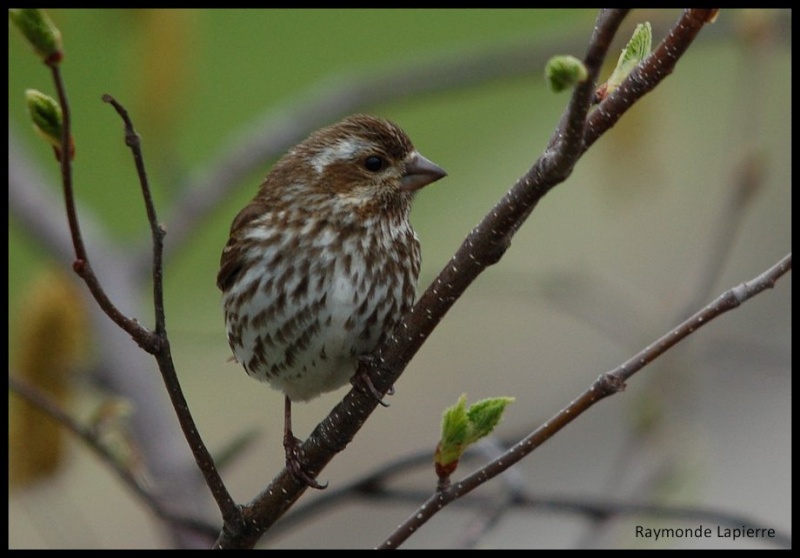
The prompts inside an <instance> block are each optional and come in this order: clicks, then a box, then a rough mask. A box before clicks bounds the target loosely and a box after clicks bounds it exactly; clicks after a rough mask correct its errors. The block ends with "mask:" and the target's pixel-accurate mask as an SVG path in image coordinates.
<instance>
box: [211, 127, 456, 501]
mask: <svg viewBox="0 0 800 558" xmlns="http://www.w3.org/2000/svg"><path fill="white" fill-rule="evenodd" d="M446 174H447V173H446V172H445V171H444V170H443V169H442V168H441V167H439V166H438V165H436V164H435V163H433V162H432V161H430V160H429V159H427V158H425V157H424V156H423V155H421V154H420V153H419V151H417V149H416V148H415V147H414V145H413V143H412V142H411V140H410V139H409V137H408V135H407V134H406V133H405V132H404V131H403V130H402V129H401V128H400V127H399V126H398V125H397V124H395V123H393V122H391V121H390V120H386V119H383V118H378V117H375V116H370V115H364V114H355V115H352V116H349V117H347V118H345V119H343V120H341V121H340V122H338V123H335V124H332V125H330V126H327V127H324V128H321V129H319V130H317V131H315V132H313V133H311V134H310V135H309V136H308V137H307V138H306V139H305V140H303V141H302V142H300V143H299V144H297V145H296V146H294V147H293V148H291V149H290V150H289V151H288V152H287V153H286V154H285V155H284V156H283V157H281V158H280V159H279V160H278V161H277V162H276V163H275V164H274V165H273V167H272V168H271V170H270V171H269V173H268V174H267V176H266V178H265V179H264V181H263V182H262V183H261V185H260V187H259V189H258V192H257V193H256V195H255V197H254V198H253V199H252V200H251V201H250V202H249V203H248V204H247V205H245V206H244V208H243V209H242V210H241V211H239V213H238V214H237V215H236V217H235V218H234V219H233V222H232V224H231V227H230V234H229V237H228V241H227V243H226V244H225V247H224V249H223V251H222V255H221V257H220V267H219V272H218V274H217V287H218V288H219V289H220V290H221V291H222V306H223V311H224V318H225V325H226V331H227V338H228V344H229V345H230V348H231V350H232V351H233V355H234V359H235V360H236V361H238V362H239V363H240V364H241V365H242V366H243V367H244V369H245V371H246V372H247V374H248V375H250V376H251V377H253V378H255V379H257V380H260V381H262V382H266V383H267V384H269V385H270V386H271V387H272V388H274V389H276V390H279V391H281V392H283V394H284V431H283V434H284V436H283V446H284V451H285V457H286V466H287V469H288V470H289V471H290V473H291V474H292V476H293V477H294V478H295V480H297V481H298V482H300V483H303V484H305V485H308V486H310V487H313V488H324V487H325V486H324V485H320V484H319V483H318V482H317V481H316V479H315V478H314V476H313V475H311V474H310V473H308V472H307V471H306V470H305V467H304V465H303V463H302V456H301V450H300V447H301V443H300V440H299V439H298V438H296V437H295V436H294V433H293V431H292V426H291V406H292V402H293V401H308V400H310V399H313V398H315V397H317V396H319V395H320V394H322V393H325V392H329V391H333V390H335V389H337V388H339V387H341V386H343V385H345V384H346V383H348V381H351V382H353V383H354V385H358V384H356V380H357V379H358V378H354V375H355V373H356V370H357V368H358V362H359V359H361V358H366V357H368V355H369V354H370V353H371V352H372V351H373V350H374V349H375V348H377V347H378V346H379V345H380V344H381V343H383V342H384V341H385V340H386V339H387V338H388V337H389V336H390V335H391V334H392V332H393V331H394V328H395V326H396V325H397V323H398V321H399V320H400V318H401V317H402V316H403V314H405V313H406V312H407V311H408V310H409V309H410V308H411V306H412V305H413V303H414V299H415V296H416V286H417V280H418V278H419V271H420V243H419V239H418V238H417V235H416V233H415V232H414V230H413V228H412V226H411V223H410V221H409V214H410V209H411V201H412V199H413V198H414V196H415V193H416V192H417V191H418V190H419V189H420V188H422V187H424V186H426V185H428V184H430V183H432V182H435V181H437V180H439V179H441V178H443V177H445V176H446ZM365 376H366V375H365ZM361 383H362V385H366V387H367V388H368V389H369V390H370V391H371V392H372V393H373V394H375V396H376V397H378V399H379V400H380V397H381V395H380V394H379V393H378V392H377V390H376V389H375V388H374V386H373V385H372V383H371V382H370V381H369V378H368V377H365V378H362V379H361Z"/></svg>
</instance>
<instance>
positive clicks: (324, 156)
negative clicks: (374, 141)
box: [311, 138, 368, 174]
mask: <svg viewBox="0 0 800 558" xmlns="http://www.w3.org/2000/svg"><path fill="white" fill-rule="evenodd" d="M367 145H368V144H367V143H365V142H364V141H361V140H359V139H354V138H346V139H341V140H339V141H338V142H336V144H334V145H332V146H330V147H326V148H325V149H323V150H322V151H320V152H319V153H317V154H316V155H315V156H314V158H313V159H311V164H312V165H313V166H314V170H315V171H317V174H322V171H324V170H325V167H327V166H328V165H330V164H331V163H333V162H334V161H344V160H347V159H352V158H353V155H355V154H356V153H358V152H359V151H363V150H364V149H365V148H366V147H367Z"/></svg>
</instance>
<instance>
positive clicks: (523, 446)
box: [379, 254, 792, 548]
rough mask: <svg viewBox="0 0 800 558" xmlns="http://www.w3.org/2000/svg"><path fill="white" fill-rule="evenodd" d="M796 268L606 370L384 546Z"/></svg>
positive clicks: (724, 300) (766, 277) (747, 286)
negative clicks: (698, 331)
mask: <svg viewBox="0 0 800 558" xmlns="http://www.w3.org/2000/svg"><path fill="white" fill-rule="evenodd" d="M791 268H792V255H791V254H788V255H787V256H785V257H784V258H782V259H781V260H780V261H779V262H778V263H776V264H775V265H773V266H772V267H770V268H769V269H767V270H766V271H764V272H763V273H761V274H760V275H758V276H757V277H755V278H754V279H752V280H750V281H747V282H745V283H742V284H740V285H738V286H736V287H734V288H732V289H730V290H728V291H726V292H724V293H723V294H722V295H720V296H719V297H718V298H717V299H716V300H715V301H714V302H712V303H711V304H709V305H708V306H706V307H705V308H703V309H702V310H700V311H699V312H697V313H696V314H694V315H693V316H691V317H689V318H688V319H686V320H684V321H683V323H681V324H680V325H679V326H678V327H676V328H675V329H673V330H672V331H670V332H669V333H667V334H665V335H663V336H662V337H661V338H659V339H658V340H656V341H655V342H654V343H652V344H650V345H648V346H647V347H646V348H645V349H643V350H641V351H640V352H639V353H637V354H635V355H634V356H632V357H631V358H630V359H628V360H627V361H625V362H623V363H622V364H621V365H619V366H618V367H617V368H615V369H614V370H612V371H610V372H607V373H605V374H602V375H601V376H600V377H599V378H598V379H597V380H596V381H595V382H594V383H593V384H592V385H591V386H590V387H589V388H588V389H587V390H586V391H584V392H583V393H582V394H580V395H579V396H578V397H577V398H575V400H573V401H572V402H571V403H570V404H569V405H567V406H566V407H565V408H564V409H562V410H561V411H559V412H558V413H557V414H556V415H555V416H553V417H552V418H551V419H550V420H548V421H547V422H545V423H544V424H543V425H542V426H541V427H539V428H538V429H536V430H535V431H534V432H532V433H531V434H529V435H528V436H526V437H525V438H523V439H522V440H521V441H520V442H519V443H517V444H515V445H514V446H512V447H511V448H510V449H509V450H508V451H507V452H505V453H504V454H503V455H501V456H500V457H498V458H497V459H495V460H494V461H492V462H491V463H489V464H488V465H486V466H484V467H482V468H480V469H479V470H478V471H476V472H474V473H472V474H470V475H469V476H467V477H465V478H464V479H462V480H460V481H458V482H455V483H453V484H452V485H451V486H450V488H448V489H446V490H437V491H435V492H434V494H433V495H432V496H431V497H430V498H428V500H427V501H426V502H425V503H424V504H422V505H421V506H420V507H419V508H417V510H415V511H414V513H412V514H411V515H410V516H409V517H408V519H406V521H405V522H403V523H402V524H401V525H400V526H398V527H397V529H396V530H395V531H393V532H392V534H391V535H389V537H387V539H386V540H385V541H384V542H383V543H381V545H380V547H379V548H397V547H398V546H399V545H400V544H402V543H403V542H404V541H405V540H407V539H408V537H409V536H411V535H412V534H413V533H414V532H416V531H417V529H419V527H421V526H422V525H424V524H425V523H426V522H427V521H428V520H430V518H432V517H433V516H434V515H436V514H437V513H438V512H439V511H440V510H441V509H443V508H444V507H445V506H447V504H449V503H450V502H452V501H453V500H455V499H458V498H461V497H462V496H464V495H465V494H468V493H469V492H471V491H472V490H474V489H475V488H477V487H479V486H481V485H483V484H484V483H485V482H486V481H488V480H489V479H491V478H494V477H496V476H497V475H499V474H500V473H502V472H503V471H505V470H506V469H508V468H509V467H511V466H512V465H514V464H516V463H518V462H519V461H520V460H521V459H522V458H524V457H525V456H527V455H528V454H530V453H531V452H532V451H533V450H535V449H536V448H538V447H539V446H541V445H542V444H543V443H544V442H546V441H547V440H549V439H550V438H551V437H553V436H554V435H555V434H556V433H557V432H559V431H561V430H562V429H563V428H564V427H565V426H567V425H568V424H570V423H571V422H572V421H573V420H575V419H576V418H577V417H579V416H580V415H582V414H583V413H584V412H585V411H586V410H588V409H589V408H590V407H592V406H593V405H594V404H595V403H597V402H598V401H601V400H603V399H605V398H606V397H608V396H610V395H614V394H616V393H618V392H620V391H622V390H624V389H625V381H626V380H628V379H629V378H630V377H631V376H632V375H633V374H635V373H636V372H638V371H639V370H641V369H642V368H644V367H645V366H647V365H648V364H649V363H650V362H652V361H653V360H655V359H656V358H658V357H659V356H661V355H663V354H664V353H666V352H667V350H669V349H670V348H671V347H673V346H674V345H676V344H677V343H678V342H680V341H682V340H683V339H686V338H687V337H688V336H689V335H691V334H692V333H694V332H695V331H696V330H698V329H699V328H701V327H703V326H704V325H706V324H707V323H709V322H710V321H712V320H713V319H715V318H717V317H719V316H721V315H722V314H724V313H725V312H727V311H729V310H733V309H734V308H736V307H738V306H739V305H741V304H742V303H744V302H745V301H747V300H749V299H750V298H752V297H754V296H755V295H757V294H758V293H760V292H761V291H763V290H765V289H767V288H772V287H773V286H774V285H775V282H776V281H777V280H778V279H779V278H780V277H782V276H783V275H784V274H786V273H787V272H788V271H789V270H790V269H791Z"/></svg>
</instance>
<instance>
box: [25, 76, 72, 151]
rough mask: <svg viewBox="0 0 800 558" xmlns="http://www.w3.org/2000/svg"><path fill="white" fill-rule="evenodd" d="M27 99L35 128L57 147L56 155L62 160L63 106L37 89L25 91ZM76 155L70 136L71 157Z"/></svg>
mask: <svg viewBox="0 0 800 558" xmlns="http://www.w3.org/2000/svg"><path fill="white" fill-rule="evenodd" d="M25 101H26V103H27V105H28V112H29V113H30V115H31V120H32V121H33V129H34V130H36V132H37V133H38V134H39V135H40V136H42V137H43V138H44V139H45V140H46V141H47V143H49V144H51V145H52V146H53V147H54V148H55V150H56V157H58V159H59V160H61V133H62V130H63V123H64V118H63V116H62V114H61V107H60V106H59V104H58V103H57V102H56V100H55V99H53V98H52V97H50V96H48V95H45V94H44V93H42V92H41V91H37V90H36V89H28V90H26V91H25ZM74 155H75V148H74V146H73V145H72V138H70V158H73V157H74Z"/></svg>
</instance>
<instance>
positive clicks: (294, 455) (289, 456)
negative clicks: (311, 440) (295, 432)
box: [283, 436, 328, 490]
mask: <svg viewBox="0 0 800 558" xmlns="http://www.w3.org/2000/svg"><path fill="white" fill-rule="evenodd" d="M283 447H284V449H285V450H286V468H287V469H289V472H290V473H291V474H292V477H294V479H295V480H296V481H297V482H299V483H301V484H304V485H306V486H308V487H310V488H316V489H317V490H324V489H325V488H328V483H327V482H326V483H325V484H320V483H318V482H317V479H315V478H314V477H313V476H311V475H310V474H309V472H308V471H306V469H305V467H304V466H303V460H302V459H300V453H301V450H300V440H298V439H297V438H295V437H294V436H292V437H291V438H286V439H284V440H283Z"/></svg>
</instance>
